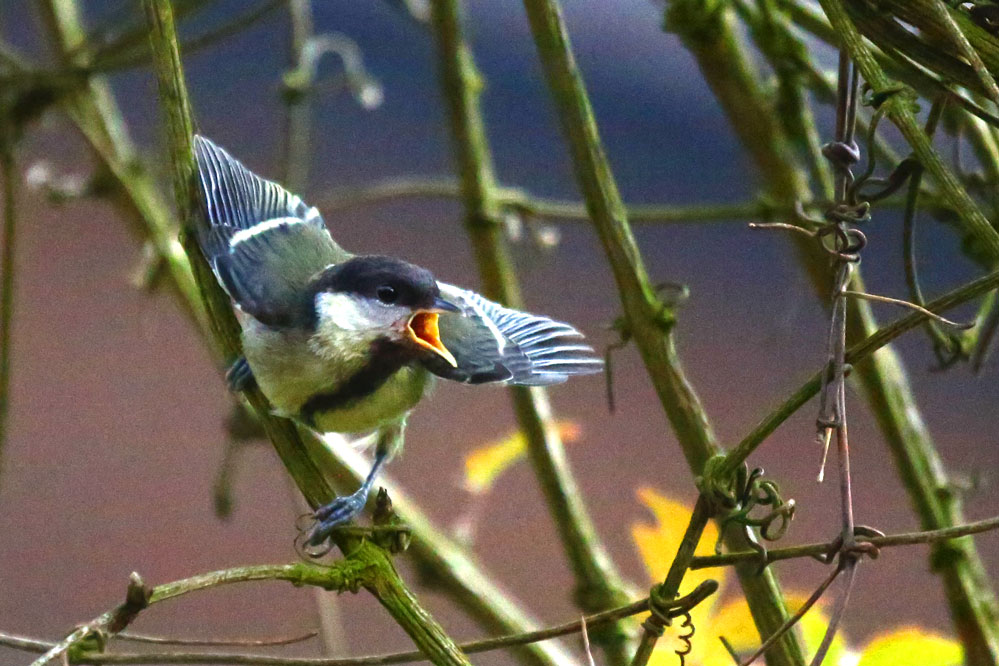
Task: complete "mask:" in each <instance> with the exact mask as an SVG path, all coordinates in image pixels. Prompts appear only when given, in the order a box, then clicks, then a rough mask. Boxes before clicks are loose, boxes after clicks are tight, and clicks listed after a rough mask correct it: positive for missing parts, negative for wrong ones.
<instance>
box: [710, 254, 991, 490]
mask: <svg viewBox="0 0 999 666" xmlns="http://www.w3.org/2000/svg"><path fill="white" fill-rule="evenodd" d="M996 288H999V272H995V273H990V274H988V275H984V276H982V277H980V278H978V279H976V280H973V281H972V282H969V283H968V284H966V285H964V286H962V287H959V288H958V289H954V290H953V291H950V292H948V293H946V294H944V295H943V296H939V297H937V298H935V299H933V300H932V301H930V302H929V303H927V304H926V308H925V309H926V310H928V311H930V312H936V313H939V312H943V311H945V310H947V309H948V308H952V307H954V306H956V305H960V304H961V303H966V302H968V301H970V300H972V299H975V298H979V297H981V296H983V295H985V294H986V293H989V292H991V291H993V290H995V289H996ZM928 319H929V317H927V315H926V314H925V313H924V312H918V311H916V312H911V313H910V314H908V315H906V316H905V317H903V318H901V319H899V320H897V321H895V322H893V323H891V324H889V325H887V326H884V327H882V328H879V329H878V330H877V331H875V332H873V333H871V334H870V335H868V336H867V337H865V338H864V339H863V340H860V341H858V342H855V343H853V344H851V345H850V347H849V348H848V349H847V350H846V358H845V361H846V363H848V364H852V365H857V366H861V365H862V364H863V362H864V361H867V360H868V359H870V358H872V357H874V356H875V352H877V351H882V350H884V349H890V348H889V347H888V344H889V343H890V342H891V341H892V340H894V339H896V338H898V337H899V336H900V335H902V334H903V333H906V332H908V331H910V330H912V329H913V328H915V327H917V326H919V325H920V324H923V323H925V322H926V321H927V320H928ZM821 386H822V371H821V370H820V371H819V372H816V373H815V374H814V375H813V376H812V377H811V378H810V379H809V380H808V381H807V382H805V383H804V384H803V385H802V386H801V387H800V388H799V389H798V390H797V391H795V392H794V393H793V394H792V395H791V397H790V398H788V399H787V400H785V401H784V402H783V403H781V404H780V405H779V406H778V407H777V408H776V409H774V410H773V411H772V412H770V414H768V415H767V416H765V417H764V418H763V420H761V421H760V422H759V423H758V424H757V425H756V427H755V428H753V430H752V431H750V433H749V434H747V435H746V436H745V437H743V438H742V440H741V441H740V442H739V443H738V444H737V445H736V446H734V447H733V448H732V449H731V450H730V451H729V452H728V453H727V454H726V455H725V461H724V464H723V465H722V467H721V471H720V475H721V476H726V475H729V474H733V473H734V472H735V471H736V469H738V468H739V467H740V466H741V465H742V464H743V463H744V462H746V460H747V459H748V458H749V456H750V455H751V454H752V453H753V451H755V450H756V449H757V447H759V446H760V445H761V444H762V443H763V442H764V441H766V439H767V438H768V437H769V436H770V435H771V434H773V432H774V431H775V430H776V429H777V428H778V426H780V424H782V423H783V422H784V421H786V420H787V419H788V418H790V416H791V415H792V414H794V413H795V412H797V411H798V409H799V408H800V407H801V406H802V405H804V404H805V403H806V402H808V401H809V400H810V399H812V398H813V397H815V396H816V395H817V394H818V392H819V390H820V388H821ZM910 404H911V403H910Z"/></svg>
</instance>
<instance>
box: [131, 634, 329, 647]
mask: <svg viewBox="0 0 999 666" xmlns="http://www.w3.org/2000/svg"><path fill="white" fill-rule="evenodd" d="M317 635H318V632H315V631H310V632H307V633H304V634H299V635H297V636H288V637H285V638H174V637H171V636H149V635H146V634H135V633H132V632H128V633H120V634H118V636H117V638H118V640H121V641H132V642H133V643H151V644H154V645H204V646H209V645H225V646H233V645H242V646H249V647H253V646H259V647H265V646H266V647H274V646H279V645H293V644H295V643H301V642H303V641H307V640H309V639H310V638H315V637H316V636H317Z"/></svg>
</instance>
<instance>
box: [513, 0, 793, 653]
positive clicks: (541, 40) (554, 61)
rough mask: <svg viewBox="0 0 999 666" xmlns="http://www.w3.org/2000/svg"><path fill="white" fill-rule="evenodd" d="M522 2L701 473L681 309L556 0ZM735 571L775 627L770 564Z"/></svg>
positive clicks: (777, 617)
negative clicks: (631, 214)
mask: <svg viewBox="0 0 999 666" xmlns="http://www.w3.org/2000/svg"><path fill="white" fill-rule="evenodd" d="M678 5H684V6H686V8H687V10H688V11H690V12H691V15H692V16H700V17H702V18H703V17H704V15H705V13H704V11H703V6H701V3H699V2H695V3H693V4H692V5H691V4H690V3H687V2H681V3H677V2H672V3H670V11H673V9H675V8H676V7H677V6H678ZM524 7H525V10H526V13H527V17H528V22H529V23H530V26H531V32H532V34H533V37H534V42H535V45H536V47H537V52H538V57H539V59H540V61H541V65H542V69H543V71H544V74H545V78H546V81H547V83H548V89H549V92H550V94H551V96H552V99H553V102H554V106H555V110H556V114H557V117H558V119H559V122H560V125H561V127H562V130H563V133H564V135H565V138H566V142H567V144H568V148H569V152H570V155H571V157H572V162H573V165H574V169H575V176H576V181H577V184H578V186H579V189H580V191H581V192H582V193H583V197H584V199H585V200H586V207H587V210H588V211H589V213H590V219H591V221H592V223H593V226H594V228H595V229H596V231H597V235H598V236H599V238H600V242H601V244H602V245H603V248H604V253H605V255H606V257H607V260H608V263H609V264H610V268H611V271H612V273H613V275H614V280H615V283H616V285H617V288H618V294H619V296H620V300H621V304H622V306H623V309H624V315H625V318H626V322H627V327H628V331H629V333H631V335H632V339H634V340H635V343H636V346H637V347H638V350H639V352H640V353H641V355H642V359H643V361H644V362H645V367H646V370H647V371H648V374H649V377H650V379H651V380H652V383H653V386H654V388H655V390H656V393H657V395H658V397H659V401H660V404H661V405H662V407H663V410H664V412H665V413H666V416H667V418H668V419H669V421H670V424H671V426H672V428H673V431H674V432H675V433H676V436H677V439H678V441H679V443H680V447H681V449H682V451H683V454H684V457H685V458H686V460H687V464H688V466H689V467H690V469H691V471H692V472H693V474H694V475H700V474H701V473H702V472H703V470H704V466H705V464H706V463H707V461H708V460H709V459H710V458H711V457H712V456H714V455H715V454H716V453H717V452H718V450H719V447H718V443H717V440H716V438H715V434H714V432H713V429H712V428H711V425H710V423H709V421H708V418H707V414H706V413H705V410H704V408H703V406H702V405H701V402H700V399H699V398H698V396H697V394H696V392H695V391H694V389H693V387H692V386H691V384H690V382H689V380H688V379H687V377H686V375H685V373H684V370H683V367H682V364H681V363H680V359H679V355H678V353H677V349H676V344H675V339H674V337H673V335H672V330H673V325H674V323H675V315H674V313H673V311H672V310H671V309H670V308H669V307H668V306H667V305H666V304H665V303H663V302H662V301H661V299H660V298H659V297H658V295H657V292H656V290H655V288H654V285H653V283H652V281H651V280H650V279H649V276H648V272H647V271H646V268H645V265H644V262H643V260H642V256H641V252H640V251H639V249H638V246H637V244H636V242H635V238H634V235H633V234H632V231H631V227H630V225H629V223H628V218H627V211H626V209H625V207H624V203H623V201H622V199H621V196H620V193H619V192H618V189H617V184H616V181H615V179H614V176H613V173H612V172H611V169H610V165H609V164H608V162H607V158H606V152H605V150H604V147H603V143H602V141H601V139H600V133H599V131H598V129H597V123H596V119H595V117H594V115H593V109H592V106H591V104H590V100H589V97H588V95H587V93H586V87H585V85H584V83H583V80H582V77H581V75H580V73H579V70H578V67H577V65H576V62H575V58H574V55H573V52H572V47H571V45H570V43H569V37H568V34H567V31H566V27H565V24H564V21H563V18H562V15H561V11H560V9H559V6H558V3H557V2H556V0H524ZM719 15H725V12H724V10H719V11H714V12H711V13H710V16H711V17H712V18H711V20H713V19H714V17H716V16H719ZM709 32H710V31H709ZM720 48H724V45H723V46H721V47H720ZM702 71H703V68H702ZM789 203H790V202H789ZM737 532H738V531H736V530H732V531H730V534H732V535H735V536H729V537H727V539H728V540H729V541H728V543H729V544H730V546H731V544H733V543H736V540H738V539H741V538H742V537H741V536H739V535H737V534H736V533H737ZM737 573H738V574H739V582H740V584H741V585H742V588H743V591H744V592H745V594H746V598H747V601H748V603H749V606H750V608H751V610H752V612H753V616H754V619H756V620H757V621H758V622H759V623H760V624H759V625H758V626H759V628H760V630H761V631H764V632H769V631H770V630H771V629H773V628H776V627H777V626H778V625H779V624H780V622H781V621H782V619H783V618H784V617H785V615H786V609H785V608H784V604H783V600H782V599H781V595H780V591H779V588H778V586H777V584H776V581H775V579H774V577H773V574H772V572H769V571H767V572H764V573H763V575H755V574H756V572H755V571H749V570H747V569H743V568H740V569H738V570H737ZM771 655H772V658H773V661H772V664H771V666H792V665H797V664H802V663H803V660H804V658H803V655H802V651H801V648H800V645H799V644H798V642H797V641H796V640H792V639H788V640H786V641H782V642H781V644H780V647H779V648H776V649H774V650H772V651H771Z"/></svg>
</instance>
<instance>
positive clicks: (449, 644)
mask: <svg viewBox="0 0 999 666" xmlns="http://www.w3.org/2000/svg"><path fill="white" fill-rule="evenodd" d="M145 7H146V14H147V18H148V20H149V25H150V37H151V45H152V53H153V63H154V68H155V70H156V77H157V81H158V83H159V89H160V97H161V100H162V106H163V109H164V111H165V114H166V119H167V130H168V135H169V141H168V144H169V146H170V157H171V160H170V161H171V167H172V172H173V183H174V191H175V195H176V200H177V206H178V210H180V211H181V216H182V219H183V220H184V225H183V228H184V236H183V245H184V249H185V251H186V253H187V256H188V258H189V259H190V260H191V262H192V266H193V267H194V273H195V277H196V280H197V282H198V286H199V288H200V290H201V295H202V298H203V300H204V302H205V305H206V309H207V311H208V312H209V314H210V319H211V323H212V327H213V330H214V334H215V336H216V337H217V338H218V339H220V341H221V342H222V347H223V349H224V350H225V351H226V352H227V356H228V357H229V358H234V357H235V355H236V352H237V351H238V349H239V325H238V324H237V322H236V320H235V317H234V316H233V313H232V309H231V306H230V304H229V299H228V298H227V297H226V295H225V293H224V292H223V291H222V289H221V287H220V286H219V285H218V283H217V282H216V280H215V278H214V276H213V275H212V273H211V271H210V270H209V268H208V266H207V264H206V262H205V260H204V257H202V256H201V252H200V250H199V249H198V247H197V243H196V240H195V238H196V228H195V227H196V225H199V224H201V225H203V224H205V220H204V219H202V218H201V216H199V215H197V214H196V212H195V205H194V198H193V197H192V194H191V187H192V185H193V183H194V177H195V165H194V152H193V131H192V128H193V122H192V120H191V112H190V106H189V103H188V101H187V89H186V85H185V83H184V74H183V69H182V67H181V63H180V54H179V52H178V50H177V36H176V33H175V30H174V25H173V13H172V10H171V8H170V3H169V0H146V1H145ZM248 399H249V401H250V403H251V404H252V405H253V407H254V408H255V409H256V412H257V415H258V417H259V418H260V421H261V424H262V425H263V426H264V430H265V431H266V432H267V434H268V436H269V437H270V439H271V441H272V443H273V444H274V446H275V449H277V451H278V454H279V455H280V457H281V459H282V461H283V462H284V463H285V466H286V467H287V468H288V471H289V473H291V475H292V477H293V478H294V479H295V482H296V483H297V484H298V486H299V489H300V490H301V491H302V493H303V494H304V495H305V496H306V497H307V499H308V500H309V502H310V504H312V505H313V506H317V505H319V504H321V503H324V502H327V501H329V500H330V499H332V494H331V493H330V490H329V486H328V485H327V483H326V480H325V478H324V477H323V474H322V471H321V470H320V469H319V468H318V467H317V466H316V461H315V460H314V459H313V458H311V457H310V456H309V454H308V449H307V447H306V445H305V442H303V440H302V438H301V437H300V435H299V433H298V430H297V428H296V427H295V426H294V424H293V423H291V422H290V421H288V420H287V419H281V418H279V417H276V416H274V415H273V413H272V412H271V410H270V409H269V405H268V404H267V401H266V399H265V398H264V396H263V395H262V394H261V393H260V392H259V390H257V391H254V392H252V393H250V395H248ZM337 546H338V547H339V548H340V549H341V550H342V551H344V552H345V553H350V557H351V559H353V560H355V561H357V562H360V563H362V564H363V565H365V566H373V567H376V568H377V575H375V576H373V577H372V578H371V579H370V580H367V581H365V587H366V588H367V589H368V590H369V591H370V592H371V593H372V594H373V595H374V596H375V598H377V599H378V600H379V602H381V604H382V606H383V607H385V609H386V610H387V611H388V612H389V613H390V614H391V615H392V617H393V618H394V619H395V620H396V622H397V623H398V624H399V625H400V626H401V627H402V628H403V629H404V630H405V631H406V633H407V634H409V636H410V638H412V639H413V641H414V642H415V643H416V645H417V647H418V648H419V649H420V650H421V651H422V652H423V653H424V654H426V655H427V657H428V658H429V659H430V660H431V661H433V662H434V663H435V664H438V665H444V664H449V665H467V664H468V660H467V658H466V657H465V656H464V655H463V654H462V653H461V652H460V651H459V650H458V648H457V647H456V646H455V644H454V642H453V641H452V640H451V639H450V638H449V637H448V636H447V634H446V633H444V630H443V629H442V628H441V627H440V625H439V624H437V623H436V622H435V621H434V620H433V618H432V617H431V616H430V614H429V613H427V612H426V611H425V610H424V609H423V608H421V607H420V605H419V603H418V602H417V600H416V599H415V598H414V597H413V595H412V594H411V593H410V591H409V590H408V589H407V588H406V586H405V585H404V584H403V582H402V580H401V579H400V578H399V575H398V573H397V572H396V570H395V567H394V566H393V564H392V561H391V559H390V558H389V556H388V553H387V552H386V551H384V550H382V549H381V548H379V547H377V546H375V545H374V544H373V543H371V542H370V541H368V540H360V541H358V540H357V539H350V538H348V537H342V538H339V539H338V540H337Z"/></svg>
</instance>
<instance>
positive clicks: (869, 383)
mask: <svg viewBox="0 0 999 666" xmlns="http://www.w3.org/2000/svg"><path fill="white" fill-rule="evenodd" d="M728 35H729V36H728V39H729V40H730V41H731V42H732V43H737V42H735V40H736V39H737V38H736V36H735V34H734V32H732V31H728ZM742 52H743V51H742V50H741V49H730V51H729V57H736V58H739V60H740V61H741V64H740V65H738V66H736V67H734V68H733V67H731V66H728V65H726V63H725V62H724V61H723V60H721V59H720V57H719V56H720V54H721V53H724V51H723V50H722V49H720V48H719V47H717V46H714V47H712V46H711V43H710V42H709V43H708V44H706V45H704V46H703V47H702V48H700V49H698V51H697V56H698V60H699V62H700V63H701V70H702V72H703V73H704V75H705V77H706V78H707V79H708V81H709V83H711V85H712V88H713V89H715V90H716V94H717V95H718V98H719V100H720V101H721V102H722V106H723V108H724V109H725V111H726V113H727V115H728V117H729V120H730V121H731V122H732V123H733V125H735V126H736V127H737V128H738V127H739V126H743V125H746V124H748V123H749V122H750V121H748V120H746V119H752V123H753V124H752V125H751V126H749V127H746V128H745V129H743V130H742V131H741V132H739V133H740V137H741V136H743V135H747V134H749V135H751V136H752V137H753V139H754V140H753V141H750V142H746V147H747V149H748V150H749V152H750V154H751V156H752V157H753V159H754V160H755V161H756V163H757V165H758V166H759V168H760V171H761V174H762V175H763V178H764V179H765V181H766V185H767V188H768V191H769V194H770V196H771V198H773V199H774V200H775V201H776V202H778V203H786V202H793V201H795V200H801V199H803V198H804V199H809V198H811V193H810V192H808V190H807V188H804V187H802V185H801V182H802V181H801V178H800V169H798V168H797V167H796V166H795V165H794V163H793V162H792V161H791V160H789V159H787V158H786V157H785V158H780V155H785V156H787V155H788V154H789V153H788V152H787V150H786V149H784V148H783V147H782V146H783V145H784V142H783V139H782V137H781V135H780V133H779V132H778V128H777V127H776V125H775V124H774V123H765V122H764V123H761V122H760V121H759V118H760V117H764V116H769V115H770V113H771V112H770V110H769V106H768V105H767V103H766V102H765V99H764V97H763V95H762V93H761V92H760V90H759V87H758V85H757V84H756V83H755V80H754V78H753V77H752V76H750V75H736V74H727V72H730V71H731V70H733V69H734V70H735V71H736V72H747V73H748V71H749V66H748V64H747V63H748V61H747V59H746V58H745V56H744V55H741V53H742ZM716 58H717V59H716ZM719 91H720V92H719ZM889 101H891V100H889ZM886 103H887V102H886ZM765 130H771V131H770V133H769V134H766V135H764V136H759V133H760V132H761V131H765ZM737 131H738V129H737ZM761 153H762V154H761ZM775 165H776V168H773V167H774V166H775ZM794 240H795V242H796V245H797V247H798V250H799V254H800V255H801V256H802V261H803V262H804V265H805V267H806V270H807V272H808V274H809V276H810V277H811V280H812V284H813V287H814V288H815V290H816V293H817V294H818V295H819V296H820V298H823V299H825V298H826V297H827V293H828V285H829V284H830V280H831V277H830V276H829V274H828V270H827V259H826V258H825V257H823V256H822V255H821V254H818V253H816V252H815V248H814V245H813V244H812V243H810V242H808V241H802V240H800V239H797V238H795V239H794ZM860 285H862V282H861V280H860V277H859V272H858V273H857V278H856V281H855V287H858V286H860ZM861 288H862V287H861ZM848 307H849V316H848V322H849V328H848V336H849V339H850V340H851V341H854V342H856V341H858V340H861V339H863V338H864V337H866V336H867V335H869V334H870V333H872V332H873V331H874V330H875V329H876V324H875V321H874V319H873V316H872V314H871V310H870V307H869V306H868V305H867V304H866V303H864V302H860V301H855V300H852V299H851V301H850V303H849V306H848ZM857 374H858V375H859V378H860V382H861V384H862V386H863V387H864V389H865V393H866V394H867V396H868V400H869V401H870V402H871V407H872V409H873V410H874V412H875V415H876V417H877V420H878V424H879V426H880V428H881V430H882V433H883V434H884V436H885V439H886V441H887V442H888V444H889V446H890V447H891V449H892V451H893V453H894V454H895V458H896V462H897V464H898V467H899V470H900V473H901V474H902V476H903V477H905V476H907V472H906V470H907V469H911V468H912V467H913V466H914V465H916V466H918V465H919V462H918V461H919V460H920V459H923V460H926V459H938V458H937V456H936V453H935V448H934V446H933V442H932V438H931V437H930V435H929V433H928V432H927V430H926V428H925V425H924V423H923V421H922V419H921V417H920V415H919V413H918V411H917V410H916V409H915V407H914V406H915V400H914V398H913V396H912V392H911V388H910V387H909V384H908V379H907V377H906V375H905V372H904V368H903V366H902V365H901V361H900V360H899V359H898V357H897V355H896V354H895V353H894V351H893V350H891V349H890V348H886V349H884V350H882V351H881V352H880V353H878V354H876V355H875V356H874V357H873V358H872V359H871V360H870V361H868V362H866V363H861V364H859V365H858V372H857ZM902 406H906V407H905V408H900V407H902ZM910 448H911V449H914V450H909V449H910ZM917 451H918V452H919V453H918V454H917ZM740 462H741V461H740ZM730 469H734V464H733V465H732V466H730ZM936 469H937V470H938V471H940V473H941V474H942V467H937V468H936ZM944 478H945V477H944ZM909 491H910V494H911V495H912V496H913V498H914V501H915V502H916V503H917V504H918V503H919V502H921V501H925V500H926V498H925V496H924V494H923V493H922V492H921V490H920V489H919V488H915V487H912V486H910V487H909ZM938 526H939V527H943V526H944V525H933V526H931V528H932V527H938ZM962 541H963V542H966V543H963V544H962V548H963V549H964V552H965V555H966V556H967V557H968V561H969V562H976V563H977V562H978V558H977V554H976V553H975V551H974V544H973V543H971V542H970V540H962ZM975 568H980V563H979V565H978V567H974V566H971V565H970V564H969V566H968V567H964V569H966V570H964V571H962V567H957V568H950V569H945V570H944V571H943V572H942V573H943V576H944V580H945V587H946V588H947V589H948V590H952V591H955V594H954V595H953V596H952V597H951V601H952V612H953V613H954V615H955V616H964V615H966V612H965V609H966V608H968V607H973V606H975V605H978V604H979V603H980V602H977V601H975V599H976V598H977V597H980V596H981V594H982V593H981V592H980V590H982V589H987V587H986V588H982V587H981V581H980V580H978V577H977V576H975V575H973V570H974V569H975ZM955 581H960V582H959V583H956V582H955ZM986 594H987V593H986ZM979 620H980V623H979V624H980V625H981V626H982V627H983V631H985V629H984V628H985V627H987V626H988V622H987V618H986V617H984V616H980V617H979ZM978 644H979V645H981V644H982V642H981V641H978ZM968 645H969V652H973V651H974V648H972V647H970V645H972V644H970V643H969V644H968Z"/></svg>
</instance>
